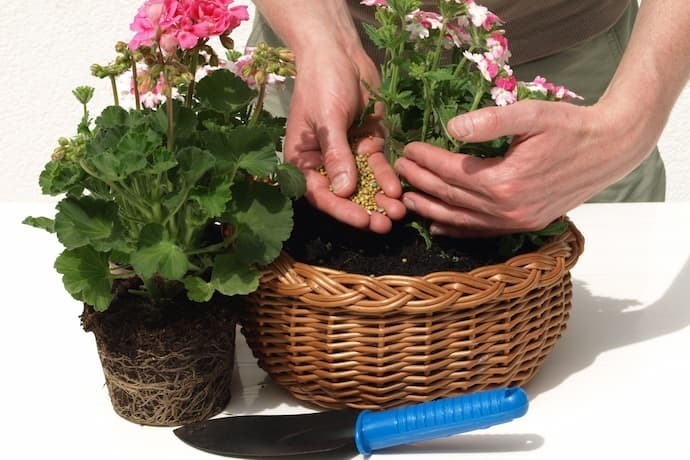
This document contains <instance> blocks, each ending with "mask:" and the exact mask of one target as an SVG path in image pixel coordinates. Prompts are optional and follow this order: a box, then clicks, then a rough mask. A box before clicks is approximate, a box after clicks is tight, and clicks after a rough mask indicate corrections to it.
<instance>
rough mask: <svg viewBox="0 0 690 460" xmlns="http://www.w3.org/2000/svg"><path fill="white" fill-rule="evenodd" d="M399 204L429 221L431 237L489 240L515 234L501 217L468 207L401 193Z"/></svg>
mask: <svg viewBox="0 0 690 460" xmlns="http://www.w3.org/2000/svg"><path fill="white" fill-rule="evenodd" d="M403 201H404V203H405V204H406V205H407V207H408V209H410V210H411V211H413V212H415V213H417V214H419V215H421V216H424V217H427V218H429V219H431V220H433V222H434V223H433V224H432V225H431V233H432V235H446V236H455V237H489V236H495V235H501V234H508V233H514V232H515V229H513V228H509V227H507V226H506V223H505V221H504V220H503V219H502V218H500V217H497V216H494V215H492V214H488V213H485V212H482V211H479V210H477V209H473V208H471V207H469V206H468V207H461V206H453V205H450V204H448V203H445V202H443V201H441V200H439V199H438V198H435V197H432V196H429V195H425V194H421V193H416V192H407V193H405V194H404V195H403Z"/></svg>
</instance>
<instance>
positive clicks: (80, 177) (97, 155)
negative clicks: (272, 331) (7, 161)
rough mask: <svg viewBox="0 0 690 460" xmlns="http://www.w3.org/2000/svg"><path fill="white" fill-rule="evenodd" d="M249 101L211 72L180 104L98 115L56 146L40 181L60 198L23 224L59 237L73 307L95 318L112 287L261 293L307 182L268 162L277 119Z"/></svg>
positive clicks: (251, 97)
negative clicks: (263, 274)
mask: <svg viewBox="0 0 690 460" xmlns="http://www.w3.org/2000/svg"><path fill="white" fill-rule="evenodd" d="M75 95H78V96H79V97H80V98H81V99H80V100H84V101H86V100H87V99H88V98H90V94H89V91H87V90H85V89H80V90H78V91H76V90H75ZM256 95H257V92H256V91H255V90H253V89H250V88H249V87H248V86H247V85H246V83H244V81H242V80H241V79H239V78H238V77H236V76H235V75H234V74H232V73H231V72H229V71H228V70H216V71H214V72H213V73H211V74H209V75H207V76H206V77H204V78H203V79H201V80H200V81H199V82H198V83H197V84H196V92H195V97H194V98H192V99H190V100H189V103H188V104H187V103H184V102H182V101H179V100H168V101H167V102H165V103H164V104H162V105H160V106H159V107H157V108H156V109H148V108H134V109H131V110H125V109H124V108H122V107H120V106H117V105H114V106H110V107H106V108H105V109H104V110H103V111H102V112H101V113H100V114H99V115H98V116H97V117H96V118H95V121H92V122H90V123H87V124H86V125H85V124H84V123H83V122H84V120H89V118H88V115H85V118H84V119H83V120H82V123H81V124H80V126H79V128H78V132H77V134H76V135H75V136H74V137H73V138H72V139H64V140H61V142H60V146H59V147H58V149H56V152H55V153H54V154H53V158H52V159H51V161H50V162H49V163H47V164H46V166H45V168H44V170H43V172H42V173H41V175H40V178H39V184H40V186H41V189H42V191H43V192H44V193H45V194H49V195H63V198H62V199H61V201H60V202H59V204H58V205H57V213H56V215H55V216H54V218H52V219H51V218H47V217H28V218H26V219H25V221H24V223H26V224H28V225H32V226H34V227H38V228H42V229H44V230H47V231H50V232H55V233H56V235H57V238H58V239H59V241H60V242H61V243H62V245H63V246H64V248H65V249H64V251H63V252H62V254H60V256H59V257H58V258H57V260H56V262H55V268H56V270H57V271H58V272H59V273H60V274H62V277H63V282H64V285H65V288H66V290H67V291H68V292H69V293H70V294H71V295H72V296H73V297H74V298H75V299H78V300H80V301H83V302H86V303H88V304H90V305H92V306H94V308H95V309H96V310H98V311H103V310H105V309H107V308H108V306H109V305H110V303H111V301H112V298H113V293H112V291H113V283H114V282H115V280H117V279H118V278H130V277H138V278H140V279H141V280H142V281H143V286H144V288H142V290H141V292H140V293H141V294H143V295H146V296H149V297H150V298H151V299H152V300H153V301H154V302H159V301H162V300H164V299H165V298H167V297H170V296H173V295H175V294H176V293H178V292H182V291H184V292H186V294H187V296H188V297H189V298H190V299H191V300H193V301H196V302H205V301H207V300H209V299H210V298H211V297H212V296H213V294H214V293H215V292H219V293H221V294H224V295H240V294H247V293H250V292H252V291H253V290H255V289H256V288H257V286H258V280H259V276H260V268H261V266H262V265H265V264H268V263H270V262H271V261H273V260H274V259H275V258H276V257H277V256H278V254H279V252H280V250H281V249H282V244H283V242H284V241H285V240H286V239H287V238H288V236H289V235H290V232H291V230H292V201H291V199H292V198H295V197H299V196H300V195H302V194H303V193H304V190H305V183H304V177H303V176H302V173H301V172H300V171H299V170H298V169H297V168H295V167H294V166H291V165H287V164H283V163H282V162H281V161H280V160H279V158H278V156H277V155H276V151H278V150H279V149H280V139H281V136H282V135H283V134H284V132H283V131H284V122H285V120H284V119H274V118H273V117H271V116H270V114H268V113H267V112H265V111H263V110H262V109H261V107H256V106H255V105H254V104H255V101H256ZM168 104H172V105H171V106H168ZM169 109H170V110H169ZM255 110H258V111H259V112H260V116H257V117H255V118H254V121H253V122H251V123H250V122H249V120H250V119H251V117H252V114H253V113H254V111H255ZM169 116H171V117H172V118H171V119H170V118H168V117H169ZM170 120H171V121H172V123H171V124H170V123H169V121H170ZM171 127H172V130H171Z"/></svg>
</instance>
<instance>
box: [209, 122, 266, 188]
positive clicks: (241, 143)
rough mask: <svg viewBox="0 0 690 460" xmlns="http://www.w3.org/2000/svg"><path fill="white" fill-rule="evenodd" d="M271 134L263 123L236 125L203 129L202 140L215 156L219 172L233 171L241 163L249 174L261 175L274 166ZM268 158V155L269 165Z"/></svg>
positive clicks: (264, 174)
mask: <svg viewBox="0 0 690 460" xmlns="http://www.w3.org/2000/svg"><path fill="white" fill-rule="evenodd" d="M273 134H274V132H273V131H271V130H268V129H265V128H263V127H248V126H238V127H237V128H235V129H233V130H231V131H229V132H218V131H210V132H206V133H204V134H203V140H204V144H205V145H206V148H207V149H208V150H209V151H210V152H211V153H212V154H213V156H215V157H216V169H217V170H218V172H219V173H220V174H225V173H228V172H234V171H235V170H236V168H237V166H238V164H240V163H241V165H242V167H243V168H245V169H247V170H248V171H249V172H250V174H252V175H255V176H260V177H264V176H266V175H268V174H270V173H271V172H273V168H275V162H276V158H277V157H276V149H275V143H274V142H273ZM269 158H271V159H272V160H271V163H272V164H271V165H270V166H268V163H269ZM233 180H234V178H233Z"/></svg>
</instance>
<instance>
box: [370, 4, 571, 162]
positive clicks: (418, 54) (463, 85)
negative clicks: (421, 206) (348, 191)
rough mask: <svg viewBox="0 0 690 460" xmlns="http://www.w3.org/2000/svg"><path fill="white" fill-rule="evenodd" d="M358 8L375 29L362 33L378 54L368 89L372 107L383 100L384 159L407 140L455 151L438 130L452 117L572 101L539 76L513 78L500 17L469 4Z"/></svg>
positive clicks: (491, 149)
mask: <svg viewBox="0 0 690 460" xmlns="http://www.w3.org/2000/svg"><path fill="white" fill-rule="evenodd" d="M360 3H361V4H363V5H367V6H371V7H375V8H376V16H375V17H376V20H377V22H378V25H377V26H376V27H374V26H365V28H366V31H367V33H368V35H369V37H370V38H371V39H372V41H373V42H374V43H375V44H376V45H377V46H378V47H379V48H381V49H383V50H384V51H385V58H384V62H383V64H382V66H381V79H382V85H381V87H380V88H372V91H373V93H374V97H373V101H372V102H376V101H379V102H383V104H384V106H385V108H386V119H385V120H386V124H387V128H388V134H389V135H388V137H389V138H390V139H391V140H390V142H391V143H392V144H393V147H392V151H390V148H389V153H391V160H392V161H394V160H395V155H396V148H397V149H398V150H399V147H400V146H401V145H402V144H405V143H407V142H411V141H423V142H432V143H435V144H437V145H440V146H443V147H445V148H448V149H449V150H456V149H459V147H460V146H461V145H462V144H460V143H459V142H457V141H456V140H454V139H452V138H451V137H450V136H449V135H448V134H447V132H446V131H445V125H446V123H447V122H448V120H449V119H450V118H452V117H454V116H456V115H458V114H460V113H463V112H469V111H472V110H476V109H478V108H480V107H484V106H487V105H498V106H504V105H507V104H512V103H515V102H517V101H519V100H522V99H542V100H548V101H560V100H568V99H574V98H579V96H578V95H577V94H575V93H573V92H572V91H570V90H568V89H567V88H565V87H563V86H558V85H555V84H553V83H550V82H548V81H546V80H545V79H544V78H542V77H540V76H537V77H536V78H535V79H534V80H533V81H531V82H521V81H518V80H517V79H516V78H515V76H514V75H513V70H512V69H511V67H510V65H509V59H510V57H511V52H510V49H509V46H508V38H507V37H506V34H505V30H504V29H503V28H502V21H501V19H500V18H499V17H498V16H497V15H496V14H494V13H493V12H491V11H490V10H489V9H488V8H486V7H485V6H483V5H480V4H478V3H476V2H475V0H438V1H437V4H436V10H435V11H425V10H422V9H421V5H422V3H421V2H420V1H419V0H363V1H361V2H360ZM396 143H397V144H398V147H396V146H395V145H394V144H396ZM508 143H509V140H508V139H504V140H503V141H500V142H494V143H493V145H492V146H484V147H488V150H481V149H479V148H478V149H477V150H476V151H474V150H473V148H472V147H473V146H467V145H465V146H464V147H463V151H468V150H469V151H471V152H472V153H477V154H479V155H482V156H495V155H496V154H500V152H502V151H503V152H504V151H505V149H506V148H507V145H508ZM499 144H501V145H499ZM389 147H390V145H389ZM476 147H480V146H476Z"/></svg>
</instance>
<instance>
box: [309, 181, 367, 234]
mask: <svg viewBox="0 0 690 460" xmlns="http://www.w3.org/2000/svg"><path fill="white" fill-rule="evenodd" d="M303 173H304V177H305V179H306V181H307V192H306V193H305V196H306V198H307V199H308V200H309V202H310V203H311V204H312V205H313V206H314V207H316V208H317V209H319V210H320V211H322V212H325V213H326V214H329V215H331V216H333V217H334V218H336V219H338V220H339V221H341V222H344V223H346V224H349V225H351V226H353V227H356V228H367V227H369V221H370V218H369V214H368V213H367V212H366V211H365V210H364V209H363V208H362V207H360V206H359V205H356V204H355V203H353V202H351V201H350V200H348V199H347V198H342V197H339V196H338V195H335V194H334V193H333V192H331V190H330V181H329V180H328V178H327V177H324V176H323V175H322V174H321V173H320V172H318V171H316V170H314V169H311V170H304V171H303Z"/></svg>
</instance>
